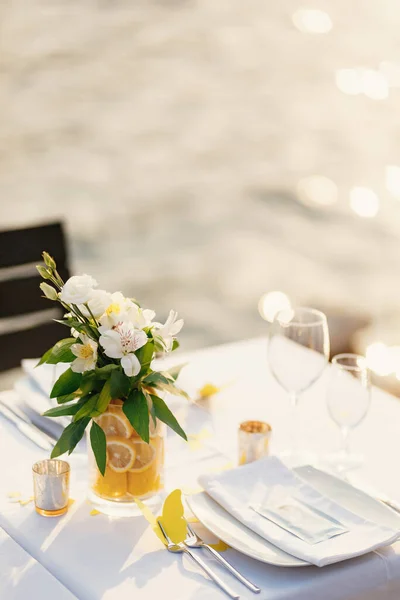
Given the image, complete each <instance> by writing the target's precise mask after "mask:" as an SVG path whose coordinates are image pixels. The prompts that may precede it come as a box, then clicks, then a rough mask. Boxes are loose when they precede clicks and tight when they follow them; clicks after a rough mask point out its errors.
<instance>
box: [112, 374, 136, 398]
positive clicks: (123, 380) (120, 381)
mask: <svg viewBox="0 0 400 600" xmlns="http://www.w3.org/2000/svg"><path fill="white" fill-rule="evenodd" d="M130 386H131V380H130V379H129V377H127V376H126V375H125V373H122V371H112V373H111V377H110V393H111V398H113V399H115V398H124V397H126V396H127V395H128V393H129V388H130Z"/></svg>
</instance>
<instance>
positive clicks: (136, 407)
mask: <svg viewBox="0 0 400 600" xmlns="http://www.w3.org/2000/svg"><path fill="white" fill-rule="evenodd" d="M122 410H123V411H124V413H125V415H126V416H127V417H128V419H129V422H130V424H131V425H132V427H133V428H134V429H135V431H136V432H137V433H138V435H140V437H141V438H142V440H144V441H145V442H146V443H147V444H148V443H149V440H150V436H149V407H148V405H147V400H146V397H145V395H144V394H143V392H142V391H140V390H132V391H131V393H130V394H129V396H128V398H127V400H125V401H124V404H123V406H122Z"/></svg>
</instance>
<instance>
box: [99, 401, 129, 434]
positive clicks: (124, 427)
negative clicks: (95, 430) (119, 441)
mask: <svg viewBox="0 0 400 600" xmlns="http://www.w3.org/2000/svg"><path fill="white" fill-rule="evenodd" d="M97 423H98V425H100V427H101V428H102V430H103V431H104V433H105V434H106V436H109V435H111V436H118V437H122V438H129V437H131V435H132V434H133V433H134V430H133V427H132V425H131V424H130V423H129V421H128V418H127V417H126V416H125V414H124V413H123V412H122V410H121V409H120V407H119V406H117V405H113V404H110V405H109V407H108V410H107V411H106V412H105V413H103V414H102V415H100V417H98V418H97Z"/></svg>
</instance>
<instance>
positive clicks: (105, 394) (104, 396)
mask: <svg viewBox="0 0 400 600" xmlns="http://www.w3.org/2000/svg"><path fill="white" fill-rule="evenodd" d="M110 387H111V385H110V380H109V379H108V380H107V381H106V382H105V384H104V385H103V389H102V390H101V392H100V396H99V399H98V400H97V404H96V411H97V413H98V414H99V415H101V414H102V413H103V412H104V411H105V410H107V406H108V405H109V404H110V402H111V400H112V398H111V391H110Z"/></svg>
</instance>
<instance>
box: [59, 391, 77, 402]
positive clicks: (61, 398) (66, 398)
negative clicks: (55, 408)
mask: <svg viewBox="0 0 400 600" xmlns="http://www.w3.org/2000/svg"><path fill="white" fill-rule="evenodd" d="M78 395H79V394H78V392H75V393H74V394H66V395H65V396H58V397H57V404H65V402H71V400H75V399H76V398H77V396H78Z"/></svg>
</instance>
